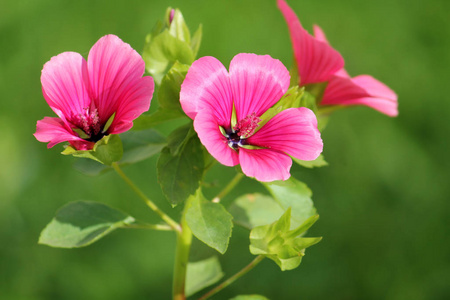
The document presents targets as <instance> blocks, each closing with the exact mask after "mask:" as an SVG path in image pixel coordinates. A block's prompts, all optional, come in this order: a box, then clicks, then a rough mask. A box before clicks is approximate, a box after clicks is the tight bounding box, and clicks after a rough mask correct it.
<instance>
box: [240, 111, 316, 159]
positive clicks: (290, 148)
mask: <svg viewBox="0 0 450 300" xmlns="http://www.w3.org/2000/svg"><path fill="white" fill-rule="evenodd" d="M247 142H248V143H249V144H250V145H255V146H260V147H265V148H269V149H273V150H277V151H282V152H285V153H287V154H289V155H292V156H293V157H295V158H298V159H301V160H314V159H316V158H317V157H318V156H319V154H320V153H321V152H322V150H323V143H322V139H321V137H320V132H319V130H318V129H317V118H316V116H315V115H314V113H313V112H312V111H311V110H310V109H308V108H305V107H300V108H290V109H286V110H284V111H282V112H280V113H279V114H277V115H276V116H275V117H273V118H272V119H270V120H269V122H267V123H266V124H265V125H264V126H263V127H262V128H261V129H260V130H259V131H257V132H256V133H255V134H254V135H253V136H251V137H249V138H248V139H247Z"/></svg>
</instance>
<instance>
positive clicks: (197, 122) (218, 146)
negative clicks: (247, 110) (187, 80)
mask: <svg viewBox="0 0 450 300" xmlns="http://www.w3.org/2000/svg"><path fill="white" fill-rule="evenodd" d="M194 129H195V131H196V132H197V134H198V137H199V138H200V141H201V142H202V144H203V145H204V146H205V147H206V149H207V150H208V152H209V153H210V154H211V155H212V156H213V157H214V158H215V159H217V160H218V161H219V162H220V163H221V164H223V165H225V166H230V167H231V166H235V165H237V164H238V163H239V158H238V154H237V152H236V151H234V150H233V149H231V148H230V147H229V146H228V144H227V139H226V138H225V137H224V136H223V134H222V133H221V132H220V130H219V123H218V121H217V119H216V117H215V115H214V114H212V113H211V112H210V110H209V109H204V110H202V111H200V112H198V113H197V116H196V117H195V119H194Z"/></svg>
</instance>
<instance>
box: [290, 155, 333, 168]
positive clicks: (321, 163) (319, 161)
mask: <svg viewBox="0 0 450 300" xmlns="http://www.w3.org/2000/svg"><path fill="white" fill-rule="evenodd" d="M292 160H293V161H294V162H296V163H297V164H299V165H300V166H302V167H305V168H309V169H312V168H319V167H325V166H328V163H327V162H326V161H325V158H324V157H323V154H320V155H319V157H317V158H316V159H315V160H310V161H306V160H300V159H298V158H295V157H292Z"/></svg>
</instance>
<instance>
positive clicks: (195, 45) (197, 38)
mask: <svg viewBox="0 0 450 300" xmlns="http://www.w3.org/2000/svg"><path fill="white" fill-rule="evenodd" d="M202 31H203V26H202V24H200V25H199V26H198V28H197V30H196V31H195V33H194V35H193V36H192V40H191V49H192V53H193V54H194V58H195V57H197V53H198V50H199V49H200V44H201V42H202V34H203V32H202Z"/></svg>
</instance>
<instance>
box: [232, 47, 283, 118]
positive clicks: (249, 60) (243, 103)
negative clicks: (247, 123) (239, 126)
mask: <svg viewBox="0 0 450 300" xmlns="http://www.w3.org/2000/svg"><path fill="white" fill-rule="evenodd" d="M289 80H290V75H289V71H288V70H287V69H286V67H285V66H284V65H283V64H282V63H281V62H280V61H279V60H277V59H274V58H272V57H270V56H269V55H256V54H249V53H240V54H238V55H236V56H235V57H234V58H233V59H232V61H231V63H230V82H231V88H232V91H233V99H234V105H235V107H236V115H237V119H238V121H239V120H242V119H244V118H245V117H246V116H248V115H250V114H252V113H256V116H261V115H262V114H263V113H264V112H265V111H266V110H267V109H268V108H270V107H271V106H273V105H274V104H275V103H276V102H277V101H278V100H280V99H281V97H282V96H283V95H284V93H286V91H287V90H288V88H289Z"/></svg>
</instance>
